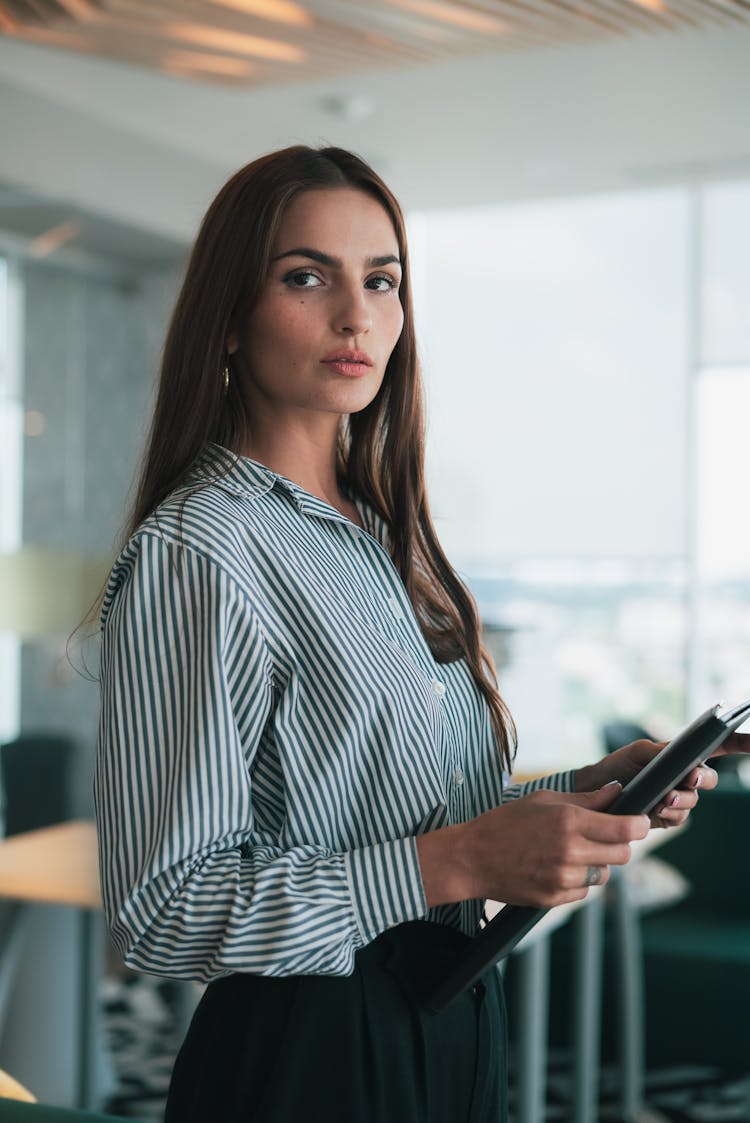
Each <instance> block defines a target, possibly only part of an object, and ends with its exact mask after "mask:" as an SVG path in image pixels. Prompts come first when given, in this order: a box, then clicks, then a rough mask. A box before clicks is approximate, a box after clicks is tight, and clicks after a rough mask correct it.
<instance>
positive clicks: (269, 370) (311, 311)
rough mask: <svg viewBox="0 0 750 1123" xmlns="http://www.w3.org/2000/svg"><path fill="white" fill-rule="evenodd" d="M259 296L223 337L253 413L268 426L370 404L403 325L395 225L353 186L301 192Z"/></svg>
mask: <svg viewBox="0 0 750 1123" xmlns="http://www.w3.org/2000/svg"><path fill="white" fill-rule="evenodd" d="M271 259H272V260H271V266H270V271H269V275H268V279H267V281H266V285H265V288H264V289H263V291H262V293H261V296H260V300H259V301H258V303H257V305H256V306H255V309H254V310H253V313H252V315H251V316H250V317H249V319H248V322H247V324H246V325H245V327H244V329H243V328H242V327H241V326H240V327H239V330H238V332H237V333H236V334H233V335H232V336H230V337H229V339H228V340H227V343H228V348H229V351H230V353H231V354H234V355H235V366H236V365H237V361H239V364H240V371H241V374H242V380H243V388H244V386H246V387H247V394H248V397H249V402H248V404H249V406H250V415H251V416H252V417H255V418H258V419H259V420H262V421H263V423H265V424H268V423H269V422H271V423H272V422H273V421H274V420H278V421H281V420H283V419H291V418H292V417H294V418H295V419H297V420H299V418H300V415H308V414H310V413H311V412H314V413H317V414H320V413H324V414H329V415H333V416H335V419H336V422H338V416H339V415H341V414H348V413H355V412H357V411H358V410H361V409H364V407H365V406H367V405H368V404H369V403H370V402H371V401H372V399H373V398H374V397H375V395H376V394H377V392H378V390H379V388H380V385H381V383H382V381H383V376H384V374H385V368H386V364H387V363H388V359H389V357H390V355H391V352H392V351H393V348H394V347H395V345H396V342H397V340H398V337H399V335H400V334H401V328H402V326H403V322H404V316H403V310H402V308H401V302H400V299H399V292H398V289H399V282H400V280H401V266H400V262H399V250H398V242H397V239H396V233H395V230H394V228H393V224H392V222H391V220H390V218H389V216H388V214H387V212H386V211H385V209H384V208H383V207H382V206H381V204H380V203H379V202H377V201H376V200H375V199H373V198H372V197H371V196H369V195H366V194H365V193H364V192H362V191H357V190H354V189H351V188H336V189H331V190H313V191H307V192H305V193H303V194H301V195H298V196H297V197H296V198H295V199H294V200H293V202H292V203H291V204H290V206H289V208H288V210H287V212H286V215H285V216H284V219H283V221H282V223H281V226H280V228H279V233H278V237H277V238H276V241H275V243H274V246H273V249H272V254H271Z"/></svg>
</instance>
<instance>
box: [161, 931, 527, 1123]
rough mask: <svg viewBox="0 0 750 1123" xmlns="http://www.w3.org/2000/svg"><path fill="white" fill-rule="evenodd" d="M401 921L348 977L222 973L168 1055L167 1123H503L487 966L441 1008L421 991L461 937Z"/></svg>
mask: <svg viewBox="0 0 750 1123" xmlns="http://www.w3.org/2000/svg"><path fill="white" fill-rule="evenodd" d="M465 942H466V937H465V936H462V935H461V933H459V932H457V931H455V930H454V929H452V928H448V927H446V926H444V925H439V924H434V923H431V922H429V921H414V922H413V923H410V924H402V925H399V927H397V928H392V929H390V930H389V931H387V932H385V933H383V935H382V936H380V937H379V938H378V939H377V940H375V941H374V942H373V943H371V944H369V945H368V946H367V947H364V948H362V949H361V950H360V951H358V952H357V955H356V959H355V969H354V973H353V974H352V975H350V976H346V977H345V978H338V977H332V976H328V975H295V976H282V977H279V978H267V977H265V976H260V975H239V974H238V975H229V976H227V977H226V978H223V979H219V980H217V981H216V982H214V983H211V984H210V985H209V986H208V988H207V989H206V992H205V994H204V996H203V998H202V999H201V1002H200V1004H199V1005H198V1008H197V1010H196V1012H195V1015H194V1017H193V1020H192V1023H191V1025H190V1028H189V1030H188V1034H187V1037H186V1039H185V1042H184V1044H183V1046H182V1049H181V1050H180V1053H179V1055H178V1057H177V1060H176V1062H175V1067H174V1072H173V1074H172V1083H171V1087H170V1090H169V1098H168V1102H167V1110H166V1117H165V1119H166V1123H292V1120H294V1123H505V1121H506V1119H507V1042H506V1026H505V1007H504V1003H503V996H502V989H501V983H500V979H499V976H498V973H497V971H495V970H494V969H493V970H491V971H489V972H488V973H487V974H486V975H485V976H484V977H483V979H482V981H481V982H480V983H478V984H477V985H476V986H475V987H473V988H472V989H471V990H469V991H468V992H467V993H466V994H464V995H461V997H460V998H458V999H456V1001H455V1002H454V1003H453V1004H452V1005H451V1006H449V1007H448V1009H447V1010H445V1011H443V1012H442V1013H440V1014H429V1013H426V1012H425V1011H424V1010H423V1009H422V1006H421V1001H420V996H421V995H422V994H423V993H424V988H425V987H427V986H429V984H430V981H431V980H433V979H437V978H440V977H441V976H442V974H443V973H444V971H445V970H446V968H447V966H448V965H449V964H450V963H452V962H453V961H454V959H455V957H456V955H457V954H458V952H459V951H460V949H461V947H462V946H463V945H464V944H465Z"/></svg>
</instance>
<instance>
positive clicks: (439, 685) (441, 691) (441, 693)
mask: <svg viewBox="0 0 750 1123" xmlns="http://www.w3.org/2000/svg"><path fill="white" fill-rule="evenodd" d="M432 689H433V691H434V692H435V694H437V696H438V698H444V697H445V692H446V690H447V687H446V685H445V683H444V682H441V681H440V679H439V678H434V679H433V680H432Z"/></svg>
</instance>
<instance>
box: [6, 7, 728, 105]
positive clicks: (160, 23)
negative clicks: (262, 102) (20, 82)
mask: <svg viewBox="0 0 750 1123" xmlns="http://www.w3.org/2000/svg"><path fill="white" fill-rule="evenodd" d="M442 3H443V5H444V11H445V12H446V14H447V15H448V17H449V18H447V19H446V18H442V17H441V12H440V11H439V10H435V11H431V10H430V7H429V6H428V5H427V4H425V6H424V8H422V7H421V5H420V4H417V3H416V0H403V6H399V5H398V4H397V3H395V2H393V3H392V2H391V0H379V2H377V3H373V2H372V0H306V2H305V0H296V9H295V8H294V6H291V7H290V9H289V12H290V13H291V15H294V14H295V11H296V13H297V14H299V13H300V12H301V11H302V9H304V10H305V11H307V12H308V13H309V16H310V18H311V19H310V22H309V23H304V22H302V21H298V22H293V21H291V20H284V19H281V18H280V19H274V18H273V13H272V10H271V9H268V10H266V11H265V12H263V11H258V12H246V11H244V10H241V9H240V8H239V7H235V6H227V7H222V6H221V5H220V4H217V3H215V2H214V0H0V34H2V33H5V34H8V35H18V36H20V37H22V38H25V39H28V40H29V41H34V42H45V43H47V44H48V45H52V46H59V47H68V48H70V49H74V50H79V51H85V52H88V53H91V54H101V55H104V56H106V57H110V58H116V59H118V60H120V61H124V62H131V63H135V64H136V65H142V66H147V67H151V68H154V69H167V71H168V72H170V73H174V72H175V67H178V68H179V67H180V66H182V67H183V71H184V73H190V72H191V65H192V67H193V69H194V70H195V75H194V76H195V77H196V78H200V79H203V80H205V81H216V82H222V83H226V82H228V83H230V84H232V85H246V86H249V85H259V84H266V83H276V82H299V81H302V80H304V79H308V78H311V77H315V78H317V77H334V76H336V75H339V74H345V73H351V72H352V71H357V70H358V69H363V68H364V69H369V70H371V69H372V68H373V67H378V68H388V69H392V68H394V67H398V66H401V65H405V64H415V63H421V62H428V61H430V60H440V59H447V58H457V57H462V56H463V57H469V56H477V55H483V54H487V53H489V52H493V53H496V54H501V55H505V54H508V53H510V52H512V51H529V50H535V49H545V48H547V47H554V46H560V45H563V44H576V43H581V44H583V43H588V42H598V41H601V40H605V39H607V38H614V37H623V36H627V35H632V34H637V35H643V34H664V33H675V32H678V31H679V30H681V29H682V28H688V27H690V28H699V27H712V26H717V25H718V26H727V25H728V24H737V23H742V24H745V25H747V24H749V23H750V0H641V2H639V0H461V2H458V0H442ZM451 10H455V12H456V13H457V14H458V15H460V14H461V12H463V13H464V14H465V15H466V16H468V17H471V16H475V17H483V18H487V19H492V20H495V21H497V24H498V33H497V34H489V33H487V32H486V31H482V30H481V23H477V25H476V27H472V26H470V25H469V26H465V27H464V26H458V25H457V24H455V23H453V22H452V21H451V19H450V12H451ZM201 28H204V29H205V33H204V35H203V38H201V31H200V29H201ZM500 28H502V30H500ZM222 33H223V34H224V35H225V36H227V38H226V39H223V38H222ZM214 35H215V38H214ZM230 36H237V39H236V41H233V40H232V38H230ZM253 40H254V41H253ZM285 50H286V51H288V53H289V55H290V57H289V58H283V57H278V58H273V57H266V55H267V54H271V55H272V54H273V52H274V51H276V52H278V54H279V56H281V55H282V52H283V51H285ZM294 52H297V54H298V56H299V57H298V58H297V59H295V60H293V55H294ZM165 60H166V61H165ZM170 60H171V61H170ZM222 60H223V61H222ZM212 68H215V69H216V71H217V73H213V72H212ZM246 68H249V69H246ZM219 71H227V73H219ZM230 72H231V73H230Z"/></svg>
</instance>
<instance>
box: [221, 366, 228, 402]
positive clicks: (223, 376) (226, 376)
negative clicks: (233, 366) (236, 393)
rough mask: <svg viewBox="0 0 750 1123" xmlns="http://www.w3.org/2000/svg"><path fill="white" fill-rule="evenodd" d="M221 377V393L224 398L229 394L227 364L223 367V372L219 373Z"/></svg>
mask: <svg viewBox="0 0 750 1123" xmlns="http://www.w3.org/2000/svg"><path fill="white" fill-rule="evenodd" d="M221 377H222V379H223V381H224V391H223V393H224V397H225V398H226V396H227V394H228V393H229V364H228V363H227V365H226V366H225V367H224V370H223V371H222V372H221Z"/></svg>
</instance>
